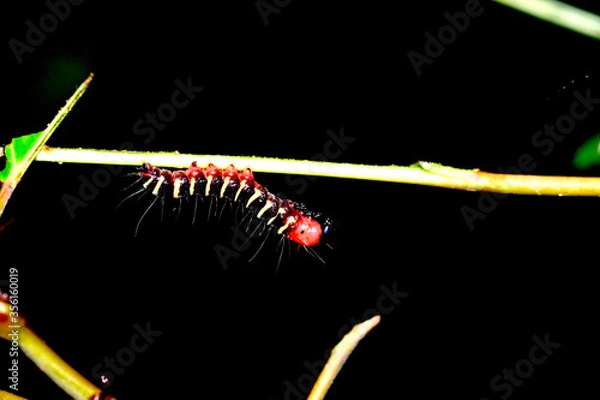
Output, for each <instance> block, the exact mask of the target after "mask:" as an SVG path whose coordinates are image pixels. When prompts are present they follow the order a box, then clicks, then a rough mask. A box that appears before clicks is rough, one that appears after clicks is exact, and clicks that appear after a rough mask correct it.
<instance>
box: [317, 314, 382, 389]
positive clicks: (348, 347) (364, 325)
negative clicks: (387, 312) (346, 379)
mask: <svg viewBox="0 0 600 400" xmlns="http://www.w3.org/2000/svg"><path fill="white" fill-rule="evenodd" d="M380 320H381V317H380V316H379V315H376V316H374V317H373V318H371V319H368V320H366V321H364V322H361V323H360V324H357V325H354V327H353V328H352V330H351V331H350V332H348V333H347V334H346V336H344V337H343V338H342V340H341V341H340V342H339V343H338V344H337V346H335V347H334V348H333V350H331V355H330V356H329V360H327V364H325V366H324V367H323V371H321V374H320V375H319V378H318V379H317V381H316V382H315V385H314V386H313V388H312V390H311V392H310V394H309V395H308V397H307V399H306V400H322V399H323V397H325V394H326V393H327V391H328V390H329V387H330V386H331V384H332V383H333V381H334V379H335V377H336V376H337V374H338V373H339V372H340V370H341V369H342V367H343V366H344V364H345V363H346V360H347V359H348V357H349V356H350V353H352V351H353V350H354V348H355V347H356V346H357V345H358V342H360V341H361V340H362V338H364V337H365V335H366V334H367V333H369V331H370V330H371V329H373V328H374V327H375V326H376V325H377V324H378V323H379V321H380Z"/></svg>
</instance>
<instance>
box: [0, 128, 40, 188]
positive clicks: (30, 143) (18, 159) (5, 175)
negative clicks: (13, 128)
mask: <svg viewBox="0 0 600 400" xmlns="http://www.w3.org/2000/svg"><path fill="white" fill-rule="evenodd" d="M43 133H44V132H38V133H32V134H31V135H26V136H21V137H18V138H14V139H13V140H12V142H10V143H9V144H8V145H7V146H6V147H5V148H4V153H5V155H6V161H7V164H6V168H4V170H2V171H0V182H3V183H5V182H9V181H10V180H12V179H14V177H15V176H17V175H18V174H19V170H20V169H22V168H23V167H25V169H26V168H27V167H28V166H29V163H31V161H32V157H35V156H36V155H37V152H36V150H37V148H38V147H40V145H41V144H40V143H39V142H40V141H41V140H42V139H43V136H42V134H43ZM28 161H29V163H27V162H28ZM26 163H27V164H26ZM25 164H26V165H25Z"/></svg>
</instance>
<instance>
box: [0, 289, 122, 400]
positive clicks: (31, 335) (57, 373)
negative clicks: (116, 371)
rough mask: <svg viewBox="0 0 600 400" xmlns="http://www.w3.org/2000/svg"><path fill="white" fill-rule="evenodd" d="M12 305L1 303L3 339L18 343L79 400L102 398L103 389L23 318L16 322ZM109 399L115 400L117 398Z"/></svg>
mask: <svg viewBox="0 0 600 400" xmlns="http://www.w3.org/2000/svg"><path fill="white" fill-rule="evenodd" d="M11 314H12V313H11V309H10V305H9V304H8V303H6V302H4V301H0V315H2V316H3V318H2V319H3V320H4V322H0V337H1V338H3V339H6V340H10V341H15V342H16V343H18V348H19V350H20V351H23V353H24V354H25V355H26V356H27V357H28V358H29V359H30V360H32V361H33V362H34V363H35V364H36V365H37V366H38V368H39V369H41V370H42V371H43V372H44V373H45V374H46V375H47V376H48V377H49V378H50V379H52V380H53V381H54V383H56V384H57V385H58V386H59V387H60V388H61V389H62V390H64V391H65V392H66V393H67V394H68V395H69V396H71V397H72V398H73V399H76V400H90V399H95V398H99V396H100V394H101V393H102V390H100V389H99V388H97V387H96V386H94V385H93V384H92V383H91V382H89V381H88V380H87V379H85V378H84V377H83V376H82V375H81V374H80V373H79V372H77V371H76V370H75V369H74V368H73V367H71V366H70V365H69V364H67V363H66V362H65V361H64V360H63V359H62V358H60V356H59V355H58V354H56V353H55V352H54V350H52V349H51V348H50V346H48V345H47V344H46V342H44V341H43V340H42V339H40V337H39V336H38V335H36V334H35V332H33V331H32V330H31V329H29V327H28V326H27V323H26V321H25V319H24V318H23V317H18V320H17V321H14V320H12V319H13V318H14V317H9V316H10V315H11ZM106 399H112V400H115V399H114V398H113V397H107V398H106Z"/></svg>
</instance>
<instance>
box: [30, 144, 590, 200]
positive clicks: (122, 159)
mask: <svg viewBox="0 0 600 400" xmlns="http://www.w3.org/2000/svg"><path fill="white" fill-rule="evenodd" d="M37 161H54V162H68V163H86V164H116V165H135V166H140V165H142V163H144V162H149V163H151V164H153V165H156V166H160V167H167V168H186V167H188V166H189V165H190V164H191V162H192V161H197V162H198V164H200V165H208V164H209V163H213V164H215V165H217V166H220V167H224V166H227V165H229V164H233V165H235V166H236V167H238V168H242V167H244V168H245V167H250V168H252V170H253V171H255V172H270V173H279V174H296V175H312V176H321V177H332V178H345V179H362V180H373V181H384V182H396V183H409V184H417V185H427V186H436V187H444V188H448V189H458V190H467V191H484V192H498V193H507V194H526V195H546V196H600V178H593V177H578V176H549V175H518V174H495V173H490V172H484V171H480V170H479V169H458V168H453V167H446V166H443V165H441V164H436V163H431V162H425V161H419V162H417V163H415V164H413V165H410V166H405V167H401V166H396V165H389V166H380V165H363V164H349V163H332V162H321V161H309V160H291V159H282V158H266V157H230V156H221V155H194V154H180V153H178V152H173V153H166V152H163V153H152V152H137V151H111V150H93V149H62V148H51V147H44V149H42V151H41V152H40V153H39V154H38V157H37Z"/></svg>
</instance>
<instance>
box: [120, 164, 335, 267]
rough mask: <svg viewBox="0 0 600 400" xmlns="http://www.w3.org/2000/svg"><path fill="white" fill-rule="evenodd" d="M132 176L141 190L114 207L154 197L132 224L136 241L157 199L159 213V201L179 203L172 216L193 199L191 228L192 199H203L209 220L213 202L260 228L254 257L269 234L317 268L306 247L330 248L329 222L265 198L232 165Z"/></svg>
mask: <svg viewBox="0 0 600 400" xmlns="http://www.w3.org/2000/svg"><path fill="white" fill-rule="evenodd" d="M133 175H135V176H138V177H139V178H138V180H137V181H136V182H134V184H136V183H138V182H140V181H143V184H142V187H141V188H140V189H139V190H137V191H136V192H134V193H132V194H131V195H129V196H128V197H127V198H125V199H124V200H123V201H122V202H121V203H120V204H122V203H123V202H125V201H127V200H128V199H129V198H132V197H134V196H135V195H138V194H141V193H144V192H145V193H148V192H149V193H151V194H152V195H153V196H154V200H153V201H152V203H151V204H150V206H149V207H148V208H147V209H146V211H145V212H144V214H143V215H142V217H141V218H140V220H139V221H138V225H137V227H136V233H135V234H136V235H137V231H138V229H139V226H140V224H141V222H142V220H143V219H144V217H145V216H146V214H147V213H148V211H149V210H150V209H151V208H152V207H153V206H154V204H155V203H156V201H157V200H158V199H161V203H162V204H163V207H164V201H165V199H175V200H179V202H180V203H179V206H178V208H177V211H178V212H179V210H180V209H181V200H182V199H187V200H191V199H193V202H194V212H193V215H194V216H193V220H192V223H194V222H195V220H196V210H197V204H198V199H201V200H204V199H205V198H209V199H210V208H209V217H210V214H211V208H212V203H213V201H217V202H218V201H219V200H224V201H225V202H227V203H230V204H238V205H239V206H240V207H241V208H242V210H243V211H244V212H245V216H244V218H247V217H250V218H252V219H254V220H255V222H257V226H256V228H255V230H254V232H257V231H258V229H259V228H260V227H262V228H263V232H262V233H260V234H259V235H262V234H264V233H266V235H265V239H264V240H263V242H262V244H261V246H260V247H259V251H260V249H261V248H262V246H263V245H264V243H265V241H266V237H268V235H269V234H270V233H271V232H275V233H277V234H278V235H281V238H282V239H287V240H289V241H291V242H295V243H297V244H298V245H299V246H300V247H301V248H303V249H305V250H306V251H307V252H308V253H309V254H311V255H312V256H314V257H316V258H318V259H319V260H320V261H321V262H323V263H324V261H323V259H322V258H321V257H319V256H318V254H317V253H316V252H315V251H314V250H313V249H312V247H313V246H315V245H317V244H319V243H321V242H324V243H325V244H326V245H327V246H328V247H331V243H332V237H333V232H334V231H335V223H334V221H333V220H332V219H331V218H330V217H328V216H326V215H324V214H323V213H320V212H314V211H310V210H308V209H307V208H306V206H305V205H304V204H303V203H297V202H295V201H292V200H289V199H284V198H280V197H278V196H276V195H274V194H273V193H271V192H269V191H268V190H267V189H266V188H265V187H264V186H262V185H260V184H259V183H258V182H256V180H255V179H254V174H253V173H252V170H251V169H250V168H245V169H242V170H238V169H236V168H235V167H234V166H233V165H229V166H228V167H227V168H222V169H221V168H218V167H216V166H215V165H214V164H212V163H210V164H208V166H206V167H201V166H199V165H198V163H197V162H195V161H194V162H192V164H191V165H190V166H189V167H188V168H187V169H185V170H183V169H180V170H174V171H172V170H169V169H166V168H158V167H155V166H153V165H151V164H149V163H144V164H142V166H141V167H139V168H138V170H137V172H135V173H134V174H133ZM130 187H131V186H130ZM126 189H127V188H126ZM120 204H119V205H120ZM117 207H118V206H117ZM223 209H224V206H223V208H221V212H222V211H223ZM215 213H216V208H215ZM219 215H220V214H219ZM242 221H243V220H242ZM254 232H253V233H254ZM282 253H283V250H282ZM257 254H258V252H257ZM255 256H256V254H255ZM253 258H254V257H253ZM280 260H281V255H280ZM250 261H251V260H250ZM278 264H279V263H278Z"/></svg>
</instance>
